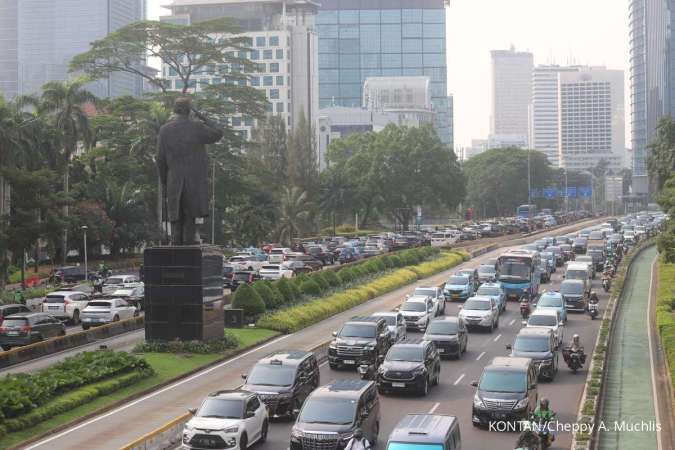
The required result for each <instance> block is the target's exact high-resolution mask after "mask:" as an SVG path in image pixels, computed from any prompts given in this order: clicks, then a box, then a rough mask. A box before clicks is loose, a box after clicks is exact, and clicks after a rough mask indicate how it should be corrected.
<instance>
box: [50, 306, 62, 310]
mask: <svg viewBox="0 0 675 450" xmlns="http://www.w3.org/2000/svg"><path fill="white" fill-rule="evenodd" d="M48 309H61V307H60V306H50V307H49V308H48Z"/></svg>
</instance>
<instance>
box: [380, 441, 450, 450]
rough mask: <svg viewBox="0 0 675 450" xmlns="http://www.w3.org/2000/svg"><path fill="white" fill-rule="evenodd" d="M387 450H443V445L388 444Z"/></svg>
mask: <svg viewBox="0 0 675 450" xmlns="http://www.w3.org/2000/svg"><path fill="white" fill-rule="evenodd" d="M387 450H443V444H419V443H417V442H416V443H414V444H413V443H411V442H390V443H389V445H387Z"/></svg>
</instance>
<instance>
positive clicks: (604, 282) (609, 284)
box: [602, 277, 612, 292]
mask: <svg viewBox="0 0 675 450" xmlns="http://www.w3.org/2000/svg"><path fill="white" fill-rule="evenodd" d="M611 287H612V282H611V281H610V279H609V277H603V278H602V289H604V291H605V292H609V289H610V288H611Z"/></svg>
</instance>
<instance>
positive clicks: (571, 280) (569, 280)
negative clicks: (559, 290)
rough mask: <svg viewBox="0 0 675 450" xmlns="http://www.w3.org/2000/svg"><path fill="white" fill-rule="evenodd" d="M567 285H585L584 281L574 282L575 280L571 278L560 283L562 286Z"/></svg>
mask: <svg viewBox="0 0 675 450" xmlns="http://www.w3.org/2000/svg"><path fill="white" fill-rule="evenodd" d="M565 283H567V284H584V280H574V279H572V278H570V279H567V280H563V281H562V283H560V284H561V285H563V284H565Z"/></svg>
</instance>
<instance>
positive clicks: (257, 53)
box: [251, 50, 260, 60]
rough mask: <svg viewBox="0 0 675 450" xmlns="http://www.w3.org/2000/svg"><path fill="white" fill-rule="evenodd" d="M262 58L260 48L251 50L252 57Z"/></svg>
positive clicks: (254, 58)
mask: <svg viewBox="0 0 675 450" xmlns="http://www.w3.org/2000/svg"><path fill="white" fill-rule="evenodd" d="M258 58H260V52H259V51H258V50H251V59H253V60H256V59H258Z"/></svg>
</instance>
